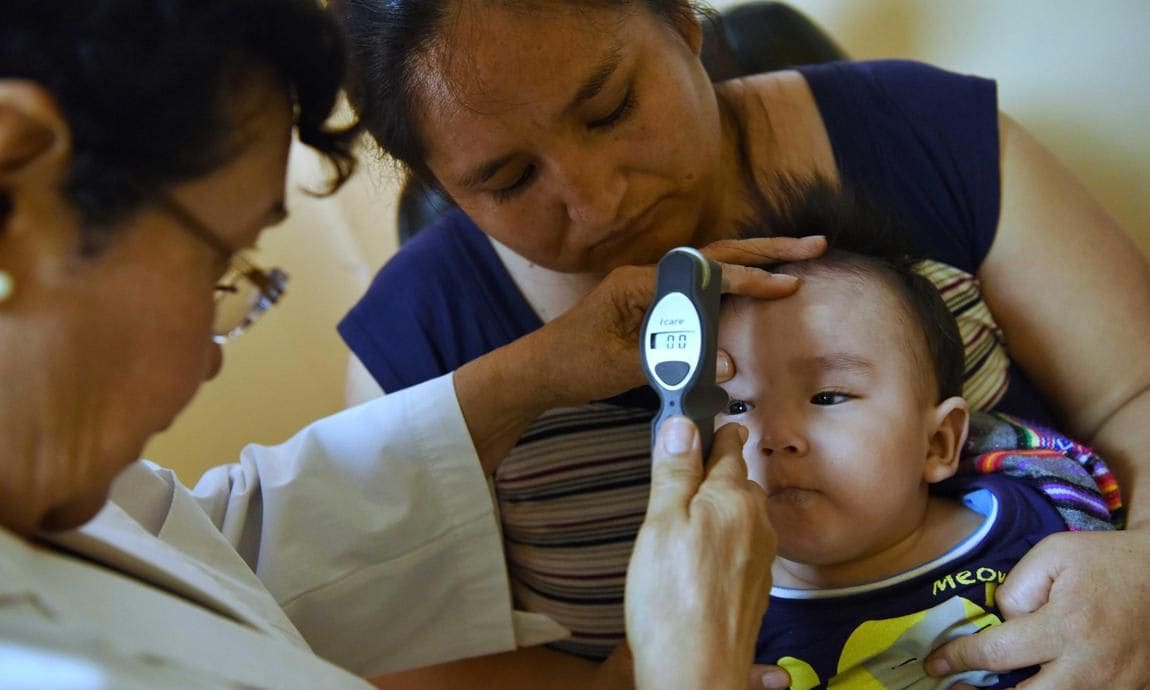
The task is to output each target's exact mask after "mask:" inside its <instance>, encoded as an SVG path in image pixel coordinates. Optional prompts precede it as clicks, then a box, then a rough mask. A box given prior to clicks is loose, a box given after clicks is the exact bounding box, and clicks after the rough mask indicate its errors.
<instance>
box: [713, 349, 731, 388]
mask: <svg viewBox="0 0 1150 690" xmlns="http://www.w3.org/2000/svg"><path fill="white" fill-rule="evenodd" d="M733 378H735V360H733V359H731V355H730V354H729V353H728V352H727V351H726V350H719V353H718V354H717V355H716V357H715V383H726V382H727V381H730V380H731V379H733Z"/></svg>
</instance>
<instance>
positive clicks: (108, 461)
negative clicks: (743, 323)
mask: <svg viewBox="0 0 1150 690" xmlns="http://www.w3.org/2000/svg"><path fill="white" fill-rule="evenodd" d="M342 73H343V58H342V46H341V44H340V41H339V37H338V34H337V33H336V32H335V30H334V29H333V26H332V25H331V24H330V23H329V20H328V19H327V17H326V16H325V15H324V14H323V13H322V12H320V10H318V9H317V7H316V6H315V5H314V4H313V3H312V2H310V1H309V0H244V1H243V2H236V1H235V0H168V1H166V2H162V3H160V2H154V1H148V0H102V1H100V2H92V1H91V0H83V1H80V0H58V1H55V2H42V1H41V0H8V1H7V2H4V3H0V380H2V381H3V385H0V438H3V446H2V448H3V450H2V451H0V688H9V687H13V688H29V687H53V688H65V687H67V688H78V687H85V688H88V687H92V688H96V687H116V688H160V687H163V688H169V687H171V688H174V687H180V688H200V687H273V688H290V687H299V688H325V689H327V688H342V687H359V686H362V685H363V682H362V681H361V680H360V679H359V678H357V675H358V676H361V677H363V676H371V675H374V674H379V673H383V672H386V671H393V670H397V669H402V668H406V667H410V666H416V665H420V664H427V663H432V662H437V661H443V660H448V659H453V658H459V657H464V656H472V655H479V654H490V653H493V652H498V651H501V650H506V649H512V648H514V647H515V645H516V642H517V640H520V638H521V637H522V636H524V635H530V634H531V631H532V623H533V622H532V621H530V620H515V619H513V618H512V617H511V616H509V615H508V614H507V611H508V610H509V607H510V606H509V597H510V593H509V585H508V582H507V578H506V573H505V570H504V565H503V559H502V556H501V542H500V537H499V532H498V528H497V521H496V519H495V517H494V514H493V509H492V504H491V500H490V496H489V493H488V489H487V483H486V476H487V475H488V474H489V473H490V472H491V471H492V469H493V467H494V465H495V464H497V459H498V458H499V457H501V456H502V452H501V451H502V450H505V446H504V445H502V444H505V443H506V441H505V437H506V435H507V430H508V429H513V428H515V426H516V424H517V423H518V421H517V420H520V419H526V418H531V417H532V416H534V415H536V414H538V412H539V410H536V409H521V408H522V407H524V404H523V403H516V401H515V396H514V395H512V393H513V392H514V391H515V390H516V388H517V385H518V381H517V379H516V377H517V372H518V370H519V361H520V360H519V357H518V356H517V355H518V353H516V352H514V351H511V352H508V353H504V355H503V356H501V357H498V358H482V359H479V360H476V361H475V362H474V363H472V364H469V365H468V366H467V367H465V368H463V369H461V370H459V371H458V372H456V373H455V374H453V375H447V376H444V377H441V378H439V379H436V380H434V381H430V382H428V383H427V384H426V385H423V386H418V387H414V388H412V389H410V390H408V391H404V392H403V393H400V394H397V395H394V396H388V397H386V398H384V399H382V400H379V401H377V402H375V403H372V404H369V405H365V406H362V407H359V408H356V409H354V410H350V411H347V412H345V413H343V414H341V415H337V416H335V417H332V418H329V419H327V420H322V421H320V422H317V423H316V424H314V425H312V426H310V427H308V428H307V429H304V430H303V431H302V432H300V433H299V434H298V435H297V436H296V437H295V438H293V439H292V440H290V441H288V442H287V443H286V444H284V445H282V446H279V447H275V448H263V447H251V448H248V449H247V450H245V452H244V453H243V455H242V457H241V458H240V460H239V462H238V463H236V464H233V465H228V466H222V467H218V468H216V469H214V470H211V471H209V472H208V473H206V474H205V476H204V477H203V479H202V480H201V481H200V483H199V484H198V485H197V486H196V487H195V488H194V489H191V490H189V489H187V488H184V487H183V486H181V485H180V484H179V483H178V482H177V481H176V479H175V477H174V476H173V475H172V474H171V473H170V472H167V471H165V470H163V469H161V468H159V467H157V466H155V465H152V464H148V463H144V462H138V461H137V460H136V458H137V457H138V455H139V453H140V451H141V449H142V448H143V447H144V444H145V443H146V441H147V439H148V438H149V436H151V435H152V434H153V433H155V432H156V431H158V430H160V429H163V428H164V427H166V426H167V425H169V424H170V423H171V422H172V420H173V419H174V417H175V416H176V415H177V414H178V413H179V412H180V410H181V409H182V408H183V407H184V406H185V405H186V404H187V403H188V401H189V400H190V399H191V398H192V396H193V395H194V393H195V392H196V389H197V387H198V386H199V384H200V383H201V382H202V381H203V380H204V379H205V378H209V377H211V376H213V375H215V374H216V373H217V372H218V370H219V367H220V365H221V353H220V348H219V342H221V341H222V340H224V339H226V338H228V337H232V336H235V335H237V334H239V333H240V332H242V331H243V330H244V329H245V328H246V327H248V326H249V325H250V324H251V323H252V320H253V319H255V318H256V317H257V316H258V315H259V313H260V312H262V311H264V310H265V309H267V308H268V307H269V306H271V305H272V304H274V303H275V302H276V301H277V300H278V299H279V298H280V297H281V295H282V294H283V290H284V286H285V283H286V279H287V278H286V275H285V274H284V273H283V272H281V271H278V270H262V269H259V268H256V266H255V263H254V262H253V261H252V260H251V259H249V258H247V254H248V252H249V251H250V249H251V248H252V247H253V246H254V245H255V243H256V241H257V239H258V238H259V237H260V235H261V233H262V232H263V231H264V229H265V228H266V227H267V226H268V225H271V224H274V223H276V222H278V221H280V220H282V219H283V217H284V216H285V214H286V211H285V209H284V207H283V195H284V175H285V169H286V165H287V156H288V148H289V141H290V139H291V137H292V133H293V131H294V132H295V133H297V134H298V136H299V137H300V139H301V140H302V141H303V142H304V143H306V144H308V145H310V146H312V147H313V148H316V149H318V150H319V151H320V152H321V153H323V154H325V155H326V156H327V157H328V159H329V160H330V161H331V162H332V164H333V169H334V171H335V175H334V179H333V185H332V186H333V187H335V186H338V184H339V183H340V182H341V181H342V180H343V179H344V178H345V177H346V176H347V174H348V173H349V172H350V170H351V168H352V158H351V157H350V155H349V153H348V151H349V146H350V143H351V140H352V137H353V136H354V134H355V131H354V129H338V128H333V127H331V126H330V125H329V124H328V117H329V115H330V114H331V111H332V108H333V105H334V103H335V101H336V97H337V93H338V89H339V86H340V83H341V79H342ZM778 248H780V250H781V249H785V248H786V245H779V246H778ZM782 253H786V252H782ZM795 253H796V252H794V251H792V252H791V254H792V255H794V254H795ZM800 253H801V252H800ZM637 270H638V269H637ZM632 278H633V276H632ZM764 281H765V282H766V283H767V284H766V285H765V286H763V285H760V286H759V287H758V288H757V291H758V292H759V293H771V292H772V290H773V291H775V292H777V293H780V294H781V293H783V292H786V291H788V290H790V289H793V286H786V285H784V286H782V287H781V288H780V287H779V286H773V282H772V281H771V280H770V279H769V277H767V278H764ZM648 282H650V281H648ZM634 283H635V281H634V280H629V281H626V282H625V283H618V284H617V283H613V282H611V281H607V282H606V283H605V284H604V286H603V287H602V288H601V289H600V290H599V292H598V293H597V295H598V302H597V303H596V302H595V301H594V300H589V301H588V304H589V307H588V308H587V309H585V310H583V311H582V312H578V311H577V312H573V313H572V314H570V315H568V317H567V318H566V319H565V320H563V321H562V322H557V323H556V324H555V325H554V326H548V327H547V328H545V329H542V330H541V331H540V332H539V333H538V334H537V335H536V337H537V338H539V339H541V340H540V341H541V342H544V343H546V342H551V343H563V342H566V341H568V340H570V339H571V338H572V334H578V333H582V332H586V331H589V330H593V329H598V328H599V326H602V325H603V323H602V318H601V315H602V314H603V313H604V312H606V311H607V307H608V306H609V305H615V306H620V305H622V306H626V307H628V308H625V309H623V308H618V309H615V310H614V313H618V314H620V315H621V316H620V317H619V318H620V319H621V320H622V321H623V323H620V324H618V327H617V328H615V329H614V330H611V331H604V330H598V331H597V332H599V333H600V334H602V335H601V337H599V338H598V341H599V342H598V343H597V344H596V348H598V349H596V348H591V349H589V350H588V352H587V353H586V357H588V358H592V359H593V358H594V357H596V356H600V355H602V354H603V353H604V352H606V351H608V350H609V349H610V348H615V349H616V350H619V351H625V350H633V349H634V346H635V344H634V342H628V338H629V336H628V335H627V334H628V333H630V332H631V331H633V330H634V328H635V327H636V326H637V323H635V321H636V320H637V319H638V318H640V317H641V314H642V306H643V305H645V303H646V301H648V300H649V299H650V295H649V292H648V293H644V294H636V292H635V289H634V288H631V289H630V291H628V292H623V291H622V290H621V289H619V288H618V285H619V284H634ZM639 292H640V293H642V291H641V290H640V291H639ZM595 319H599V320H598V321H596V320H595ZM612 332H613V333H619V334H620V335H619V336H611V335H608V333H612ZM508 363H515V365H514V366H511V365H509V364H508ZM538 364H539V365H540V366H552V367H566V369H565V370H564V371H557V372H556V376H555V377H552V378H553V380H561V378H562V376H563V375H565V374H566V375H567V380H570V381H571V382H572V383H571V387H572V389H573V390H569V391H564V390H557V391H555V392H554V393H553V396H552V398H553V399H550V400H547V401H545V402H546V404H554V403H560V402H563V401H565V400H567V399H571V400H579V399H590V398H591V397H593V396H595V395H597V394H599V393H601V391H596V390H579V388H580V386H583V387H584V388H585V387H586V384H583V383H580V377H579V376H573V375H571V374H572V373H573V372H578V371H579V370H580V369H582V368H585V367H586V366H587V361H569V360H568V359H565V358H556V361H554V362H543V363H538ZM517 405H518V406H517ZM667 427H668V428H666V429H665V430H664V431H665V433H664V434H663V436H662V441H661V445H660V446H659V448H658V449H657V450H656V452H655V462H656V465H655V469H654V472H653V474H654V477H655V482H654V491H653V492H652V499H651V505H650V508H649V519H648V521H647V525H646V527H645V528H644V531H643V533H642V534H641V536H640V540H639V543H638V545H637V547H636V555H635V561H634V567H633V568H632V570H631V572H630V573H629V578H630V583H629V587H628V606H629V611H630V612H631V613H632V614H633V615H631V617H630V619H629V632H630V633H631V641H632V645H633V647H634V650H635V662H636V674H637V676H638V682H639V685H640V686H641V687H660V688H667V687H703V686H704V685H708V684H710V685H714V686H718V685H722V686H724V687H730V686H731V685H732V684H736V685H737V684H741V683H742V682H745V680H746V677H745V676H746V672H747V669H748V668H749V665H750V653H751V650H752V644H751V643H752V642H753V639H754V634H755V628H756V627H757V622H758V616H759V614H761V612H762V610H763V609H764V607H765V606H766V597H767V589H768V588H769V579H770V575H769V568H768V567H767V566H768V564H769V562H770V559H771V556H772V554H773V552H774V543H773V534H772V532H771V530H770V526H769V524H768V522H767V519H766V512H765V510H766V509H765V497H764V496H763V495H762V492H761V491H760V490H758V489H757V488H756V487H755V486H754V485H753V484H751V483H750V482H749V481H748V480H747V479H746V469H745V466H744V465H743V464H742V460H741V457H740V453H739V448H740V446H741V442H740V438H739V435H738V432H737V430H736V428H734V427H731V428H727V429H723V430H721V431H720V432H719V433H718V435H717V438H716V442H715V451H714V453H713V454H712V458H711V462H710V464H709V465H708V466H707V468H706V469H705V470H704V468H703V466H702V464H701V462H700V451H699V443H698V434H697V433H696V432H695V430H694V428H693V427H692V426H691V425H690V424H689V423H686V422H684V421H683V420H675V422H673V423H669V424H668V425H667ZM666 573H674V574H675V577H674V578H667V577H665V575H666ZM716 610H722V611H743V612H746V614H747V615H745V616H739V617H736V618H734V619H731V618H728V617H726V616H723V617H716V616H714V615H713V612H714V611H716ZM536 632H538V631H536ZM624 661H625V660H624ZM341 667H342V668H341ZM349 671H350V673H349ZM615 671H616V672H617V676H618V678H622V679H623V681H622V682H625V683H627V684H630V682H631V681H630V669H629V668H627V667H626V666H625V665H622V666H619V667H616V669H615ZM597 672H601V670H600V671H597ZM560 680H561V681H562V682H570V683H572V684H576V683H579V684H582V683H583V681H584V679H583V678H582V677H579V676H578V675H577V674H573V675H572V676H571V678H566V679H560Z"/></svg>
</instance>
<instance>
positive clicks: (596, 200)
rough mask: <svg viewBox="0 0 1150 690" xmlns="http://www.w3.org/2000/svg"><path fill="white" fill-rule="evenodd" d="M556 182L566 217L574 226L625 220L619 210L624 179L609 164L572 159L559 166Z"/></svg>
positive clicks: (624, 191)
mask: <svg viewBox="0 0 1150 690" xmlns="http://www.w3.org/2000/svg"><path fill="white" fill-rule="evenodd" d="M583 156H584V157H586V156H587V154H583ZM559 185H560V193H561V194H562V197H563V201H564V204H565V205H566V206H567V217H568V218H570V219H571V221H572V222H573V223H575V224H576V225H586V226H591V227H599V226H604V225H611V224H612V223H616V222H619V221H625V220H626V219H625V218H621V217H620V212H621V211H622V206H623V197H624V196H625V194H626V191H627V181H626V179H625V177H624V176H623V175H622V174H621V173H620V172H618V171H616V170H613V169H612V167H611V166H609V165H600V164H595V162H594V161H593V160H592V161H583V160H578V161H573V162H571V163H568V164H566V165H565V166H564V168H563V169H561V171H560V175H559Z"/></svg>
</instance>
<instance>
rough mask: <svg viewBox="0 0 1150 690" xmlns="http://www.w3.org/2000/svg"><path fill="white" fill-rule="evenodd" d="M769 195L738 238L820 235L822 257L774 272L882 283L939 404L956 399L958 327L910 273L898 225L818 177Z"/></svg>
mask: <svg viewBox="0 0 1150 690" xmlns="http://www.w3.org/2000/svg"><path fill="white" fill-rule="evenodd" d="M774 189H775V190H777V191H774V192H772V194H771V203H770V204H769V205H768V204H762V205H761V206H762V207H761V208H760V210H759V213H758V216H757V217H756V218H755V219H753V220H752V221H750V222H748V223H745V224H744V226H743V228H742V233H741V234H742V235H743V236H744V237H752V236H763V235H770V236H784V237H805V236H807V235H826V237H827V252H826V254H824V255H823V256H821V257H819V258H817V259H811V260H809V261H804V262H795V263H792V264H776V265H775V267H776V268H782V269H783V270H784V271H785V272H787V273H795V274H801V273H803V272H805V271H808V270H819V269H821V268H823V267H827V268H831V269H836V270H847V271H850V272H852V273H854V274H855V275H863V276H865V275H872V276H877V277H879V278H881V279H883V280H884V281H885V282H886V283H887V284H888V285H890V286H891V287H893V288H894V290H895V292H896V293H897V295H898V297H899V298H900V299H901V301H902V303H903V305H904V306H905V307H906V311H907V313H908V315H909V316H910V317H911V319H912V323H913V324H915V325H917V326H918V328H917V329H916V330H917V331H919V332H921V333H922V336H923V344H924V345H925V348H926V354H927V355H928V356H929V358H930V362H929V364H930V365H931V368H932V370H933V372H934V377H935V382H936V383H937V385H938V399H939V401H941V400H944V399H946V398H948V397H951V396H955V395H962V384H963V371H964V368H965V351H964V349H963V345H962V336H961V335H960V333H959V330H958V324H957V322H956V321H955V318H954V315H953V314H951V312H950V310H949V309H948V308H947V306H946V303H945V302H944V301H943V299H942V295H941V294H940V293H939V291H938V288H937V287H935V285H934V283H932V282H931V281H930V280H929V279H928V278H926V277H925V276H924V275H922V274H921V273H920V272H918V271H917V270H916V265H917V264H918V263H919V262H920V261H921V258H922V257H920V256H917V255H916V254H915V252H914V250H913V248H912V246H911V242H910V233H909V231H908V228H907V226H906V225H905V224H904V223H903V222H902V221H901V219H900V218H899V217H898V216H897V215H895V214H894V213H893V212H892V211H891V210H889V209H888V208H886V207H885V206H884V205H882V204H880V203H879V202H878V201H877V200H876V198H875V197H873V196H871V195H866V194H862V193H859V192H857V191H855V190H852V189H849V188H846V187H844V186H835V185H834V184H832V183H830V182H828V181H826V180H825V179H821V178H816V179H813V180H805V181H796V180H791V179H783V180H780V181H779V182H778V184H777V185H775V186H774ZM800 289H801V288H800Z"/></svg>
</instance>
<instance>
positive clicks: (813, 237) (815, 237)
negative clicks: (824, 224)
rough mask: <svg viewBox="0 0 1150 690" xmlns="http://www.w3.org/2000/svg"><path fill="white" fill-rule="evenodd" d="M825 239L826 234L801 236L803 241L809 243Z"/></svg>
mask: <svg viewBox="0 0 1150 690" xmlns="http://www.w3.org/2000/svg"><path fill="white" fill-rule="evenodd" d="M826 239H827V236H826V235H807V236H806V237H803V238H802V240H803V241H804V242H808V243H810V244H815V243H817V242H825V241H826Z"/></svg>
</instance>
